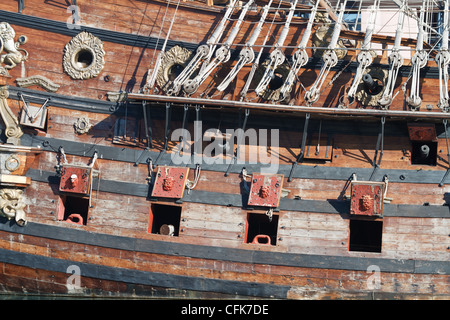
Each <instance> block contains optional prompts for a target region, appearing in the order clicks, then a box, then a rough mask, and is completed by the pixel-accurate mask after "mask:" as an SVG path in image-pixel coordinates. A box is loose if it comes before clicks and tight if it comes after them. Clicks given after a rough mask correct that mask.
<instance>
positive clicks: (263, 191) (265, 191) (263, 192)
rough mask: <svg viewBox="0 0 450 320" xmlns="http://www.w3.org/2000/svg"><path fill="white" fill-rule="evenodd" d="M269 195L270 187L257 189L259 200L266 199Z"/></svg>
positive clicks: (265, 186)
mask: <svg viewBox="0 0 450 320" xmlns="http://www.w3.org/2000/svg"><path fill="white" fill-rule="evenodd" d="M269 194H270V187H269V186H268V185H264V186H261V189H259V196H260V197H261V198H267V197H268V196H269Z"/></svg>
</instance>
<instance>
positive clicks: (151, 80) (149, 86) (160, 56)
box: [145, 0, 181, 90]
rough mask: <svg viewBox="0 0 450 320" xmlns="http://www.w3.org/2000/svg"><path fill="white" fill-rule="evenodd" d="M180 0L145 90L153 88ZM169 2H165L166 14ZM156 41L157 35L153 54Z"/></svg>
mask: <svg viewBox="0 0 450 320" xmlns="http://www.w3.org/2000/svg"><path fill="white" fill-rule="evenodd" d="M180 1H181V0H178V3H177V6H176V8H175V12H174V14H173V17H172V21H171V22H170V26H169V30H168V31H167V34H166V39H165V40H164V44H163V46H162V48H161V51H160V52H159V54H158V58H157V59H156V63H155V67H154V68H153V72H152V75H151V77H150V78H149V80H148V81H147V84H146V86H145V88H146V90H149V89H150V88H153V86H154V85H155V80H156V75H157V74H158V70H159V66H160V65H161V60H162V57H163V56H164V52H165V50H166V45H167V41H168V40H169V35H170V33H171V32H172V26H173V22H174V21H175V17H176V15H177V11H178V6H179V5H180ZM169 2H170V1H169ZM169 2H168V3H167V7H166V14H167V8H168V6H169ZM166 14H165V15H164V19H163V23H162V25H161V30H160V35H161V31H162V29H163V26H164V22H165V16H166ZM158 42H159V37H158V41H157V42H156V45H155V51H154V52H153V54H154V53H155V52H156V50H157V49H158Z"/></svg>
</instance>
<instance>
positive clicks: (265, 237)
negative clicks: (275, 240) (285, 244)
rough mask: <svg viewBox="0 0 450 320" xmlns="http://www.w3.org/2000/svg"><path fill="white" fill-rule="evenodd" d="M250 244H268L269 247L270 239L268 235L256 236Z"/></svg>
mask: <svg viewBox="0 0 450 320" xmlns="http://www.w3.org/2000/svg"><path fill="white" fill-rule="evenodd" d="M261 240H262V242H261ZM252 243H253V244H268V245H270V244H271V241H270V237H269V236H268V235H266V234H258V235H257V236H256V237H254V238H253V241H252Z"/></svg>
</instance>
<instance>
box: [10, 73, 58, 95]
mask: <svg viewBox="0 0 450 320" xmlns="http://www.w3.org/2000/svg"><path fill="white" fill-rule="evenodd" d="M16 83H17V85H18V86H19V87H22V88H26V87H29V86H33V85H37V86H40V87H41V88H44V89H45V90H47V91H48V92H56V91H58V89H59V87H60V86H59V85H58V84H56V83H53V82H52V81H51V80H49V79H47V78H46V77H44V76H40V75H36V76H31V77H27V78H17V79H16Z"/></svg>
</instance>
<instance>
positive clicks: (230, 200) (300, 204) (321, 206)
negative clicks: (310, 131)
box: [26, 169, 449, 218]
mask: <svg viewBox="0 0 450 320" xmlns="http://www.w3.org/2000/svg"><path fill="white" fill-rule="evenodd" d="M26 175H27V177H30V178H31V179H32V180H33V181H39V182H48V183H51V184H59V177H58V176H57V175H56V173H54V172H49V171H42V170H36V169H30V170H28V172H27V174H26ZM151 188H152V186H151V185H150V186H149V185H148V184H139V183H131V182H122V181H116V180H106V179H101V182H100V184H99V180H98V179H94V181H93V189H94V190H99V191H102V192H110V193H118V194H125V195H131V196H137V197H144V198H148V197H149V196H150V192H149V190H151ZM154 200H156V201H157V199H154ZM181 200H182V201H184V202H194V203H203V204H211V205H219V206H233V207H240V208H244V209H246V208H247V195H246V194H230V193H220V192H210V191H202V190H191V192H190V193H187V191H185V193H184V196H183V198H182V199H181ZM250 209H251V208H250ZM278 209H279V210H283V211H298V212H317V213H330V214H341V215H348V214H349V212H350V208H349V202H348V201H340V200H331V199H330V200H328V201H321V200H304V199H298V200H296V199H287V198H282V199H280V206H279V207H278ZM383 215H384V216H385V217H414V218H448V216H449V207H448V206H437V205H428V206H421V205H406V204H404V205H400V204H399V205H396V204H393V205H391V204H384V210H383Z"/></svg>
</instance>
